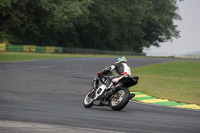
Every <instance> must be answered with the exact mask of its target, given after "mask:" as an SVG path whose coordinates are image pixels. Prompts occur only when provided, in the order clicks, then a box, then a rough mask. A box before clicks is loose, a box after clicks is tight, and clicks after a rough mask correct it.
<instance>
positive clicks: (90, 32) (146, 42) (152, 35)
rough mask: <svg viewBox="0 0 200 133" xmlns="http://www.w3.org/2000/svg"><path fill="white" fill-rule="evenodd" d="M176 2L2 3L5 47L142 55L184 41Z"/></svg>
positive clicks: (31, 0)
mask: <svg viewBox="0 0 200 133" xmlns="http://www.w3.org/2000/svg"><path fill="white" fill-rule="evenodd" d="M177 11H178V7H177V1H176V0H159V1H157V0H117V1H108V0H1V3H0V23H1V27H0V41H5V40H6V41H8V42H9V43H11V44H26V45H27V44H28V45H41V46H46V45H48V46H49V45H53V46H64V47H70V48H94V49H103V50H118V51H119V50H120V51H135V52H142V49H143V47H149V46H151V45H154V46H159V43H160V42H165V41H168V40H171V39H172V38H174V37H175V38H177V37H179V31H178V30H177V26H176V25H175V24H174V23H173V22H174V20H180V16H179V14H178V13H177Z"/></svg>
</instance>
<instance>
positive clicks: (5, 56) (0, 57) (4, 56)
mask: <svg viewBox="0 0 200 133" xmlns="http://www.w3.org/2000/svg"><path fill="white" fill-rule="evenodd" d="M118 56H119V55H93V54H47V53H19V52H0V61H3V62H5V61H25V60H41V59H60V58H81V57H118ZM126 57H144V56H126Z"/></svg>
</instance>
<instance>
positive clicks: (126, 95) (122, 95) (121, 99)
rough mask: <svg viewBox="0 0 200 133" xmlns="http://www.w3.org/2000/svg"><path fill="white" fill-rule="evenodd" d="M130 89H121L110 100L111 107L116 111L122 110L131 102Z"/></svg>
mask: <svg viewBox="0 0 200 133" xmlns="http://www.w3.org/2000/svg"><path fill="white" fill-rule="evenodd" d="M129 99H130V91H129V90H128V89H127V88H121V89H119V90H118V91H117V92H116V93H115V94H114V95H113V96H112V97H111V100H110V107H111V108H112V109H113V110H115V111H120V110H122V109H123V108H124V107H125V106H126V105H127V104H128V102H129Z"/></svg>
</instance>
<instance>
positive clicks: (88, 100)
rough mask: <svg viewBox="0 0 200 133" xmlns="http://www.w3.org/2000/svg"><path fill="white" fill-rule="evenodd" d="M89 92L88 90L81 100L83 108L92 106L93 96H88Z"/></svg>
mask: <svg viewBox="0 0 200 133" xmlns="http://www.w3.org/2000/svg"><path fill="white" fill-rule="evenodd" d="M89 94H90V92H89V93H88V94H87V95H86V96H85V98H84V100H83V106H84V107H85V108H90V107H92V106H93V104H94V98H90V97H89V96H88V95H89Z"/></svg>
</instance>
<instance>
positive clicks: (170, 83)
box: [131, 62, 200, 104]
mask: <svg viewBox="0 0 200 133" xmlns="http://www.w3.org/2000/svg"><path fill="white" fill-rule="evenodd" d="M132 74H133V75H137V76H139V77H140V79H139V83H138V84H137V85H136V86H134V87H132V88H131V91H139V92H144V93H146V94H149V95H152V96H155V97H159V98H167V99H169V100H172V101H179V102H185V103H196V104H200V62H169V63H162V64H154V65H147V66H143V67H139V68H135V69H132Z"/></svg>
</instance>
